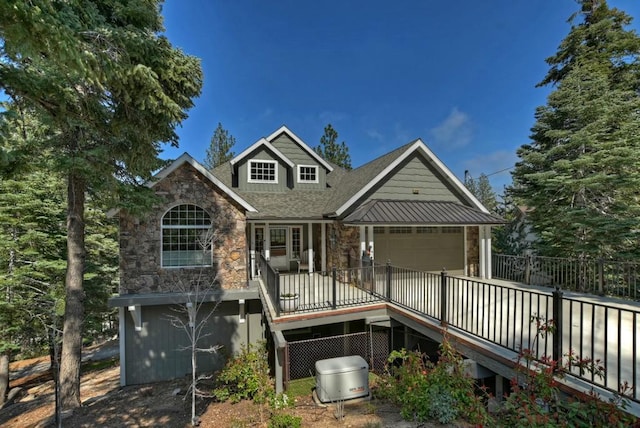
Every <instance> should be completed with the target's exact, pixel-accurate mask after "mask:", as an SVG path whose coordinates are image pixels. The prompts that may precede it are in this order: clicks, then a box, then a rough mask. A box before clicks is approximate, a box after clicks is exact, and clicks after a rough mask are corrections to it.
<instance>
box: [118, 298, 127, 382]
mask: <svg viewBox="0 0 640 428" xmlns="http://www.w3.org/2000/svg"><path fill="white" fill-rule="evenodd" d="M124 312H125V308H124V306H120V307H119V308H118V324H119V326H118V329H119V330H120V332H119V333H120V335H119V340H118V343H119V344H120V345H119V347H120V386H126V385H127V353H126V351H125V349H126V348H125V344H126V337H127V336H126V335H127V328H126V327H127V323H126V320H125V319H124V317H125V313H124Z"/></svg>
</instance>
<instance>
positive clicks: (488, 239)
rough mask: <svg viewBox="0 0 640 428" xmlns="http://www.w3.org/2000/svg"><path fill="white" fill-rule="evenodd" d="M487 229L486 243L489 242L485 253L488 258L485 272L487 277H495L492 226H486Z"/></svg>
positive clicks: (486, 258)
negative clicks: (492, 255) (492, 267)
mask: <svg viewBox="0 0 640 428" xmlns="http://www.w3.org/2000/svg"><path fill="white" fill-rule="evenodd" d="M485 229H486V231H485V236H486V244H487V248H486V254H485V260H486V268H485V273H486V278H487V279H491V278H492V277H493V272H492V270H491V226H485Z"/></svg>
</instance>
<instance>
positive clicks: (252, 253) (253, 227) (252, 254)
mask: <svg viewBox="0 0 640 428" xmlns="http://www.w3.org/2000/svg"><path fill="white" fill-rule="evenodd" d="M249 233H250V234H251V237H250V240H251V247H250V248H251V250H250V251H249V257H251V262H250V263H251V279H255V278H256V225H255V224H254V223H251V226H250V227H249Z"/></svg>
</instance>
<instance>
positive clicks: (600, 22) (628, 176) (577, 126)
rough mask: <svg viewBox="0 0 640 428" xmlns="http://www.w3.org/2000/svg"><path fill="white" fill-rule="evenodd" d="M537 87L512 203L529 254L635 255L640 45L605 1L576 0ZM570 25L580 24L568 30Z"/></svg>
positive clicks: (639, 209)
mask: <svg viewBox="0 0 640 428" xmlns="http://www.w3.org/2000/svg"><path fill="white" fill-rule="evenodd" d="M579 3H580V6H581V10H580V11H579V12H578V13H576V14H575V15H573V16H572V17H571V19H570V22H572V27H571V31H570V33H569V35H568V36H567V37H566V38H565V40H564V41H563V42H562V43H561V44H560V47H559V50H558V52H557V53H556V55H554V56H552V57H550V58H548V59H547V62H548V64H549V65H550V66H551V68H550V70H549V72H548V73H547V76H546V77H545V78H544V80H543V81H542V82H541V85H547V84H553V85H554V86H555V90H554V91H553V92H552V93H551V94H550V95H549V97H548V100H547V105H545V106H541V107H539V108H538V109H537V111H536V115H535V118H536V123H535V125H534V126H533V128H532V135H531V139H532V142H531V143H530V144H527V145H524V146H522V147H521V148H520V149H519V150H518V156H519V157H520V161H519V162H518V163H517V164H516V168H515V170H514V173H513V177H514V187H513V191H512V193H513V195H514V196H515V198H516V202H517V204H518V205H525V206H528V207H530V208H533V210H532V211H530V212H529V214H528V216H529V219H530V221H531V223H532V226H533V230H534V231H535V233H536V234H537V235H538V237H539V248H538V250H539V251H540V252H541V253H543V254H548V255H557V256H563V257H570V256H577V257H612V258H621V257H632V256H635V257H637V256H638V255H640V246H639V245H638V243H639V242H638V238H639V236H638V234H639V233H640V224H639V223H640V222H639V220H638V219H639V218H640V201H639V199H638V196H637V195H638V193H637V189H638V188H640V120H639V118H638V111H640V96H639V95H638V94H639V93H638V90H639V89H640V38H639V37H638V35H637V34H636V33H635V32H634V31H629V30H625V28H624V27H625V26H627V25H628V24H629V23H630V22H631V18H630V17H629V16H628V15H626V14H625V13H624V12H622V11H619V10H617V9H609V7H608V6H607V3H606V1H604V0H582V1H580V2H579ZM578 18H581V21H580V22H578V23H577V24H576V23H575V22H576V21H577V20H578Z"/></svg>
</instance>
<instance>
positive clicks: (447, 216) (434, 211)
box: [344, 199, 505, 226]
mask: <svg viewBox="0 0 640 428" xmlns="http://www.w3.org/2000/svg"><path fill="white" fill-rule="evenodd" d="M344 222H345V223H347V224H349V223H351V224H367V223H372V224H408V225H411V224H424V225H456V226H457V225H478V224H504V223H505V222H504V220H502V219H501V218H499V217H497V216H495V215H493V214H487V213H485V212H482V211H480V210H479V209H477V208H473V207H469V206H466V205H462V204H459V203H456V202H452V201H415V200H411V201H409V200H407V201H402V200H380V199H374V200H370V201H367V202H366V203H365V204H363V205H361V206H360V207H358V208H357V209H356V210H355V211H354V212H352V213H351V214H349V215H348V216H347V217H345V219H344Z"/></svg>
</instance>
